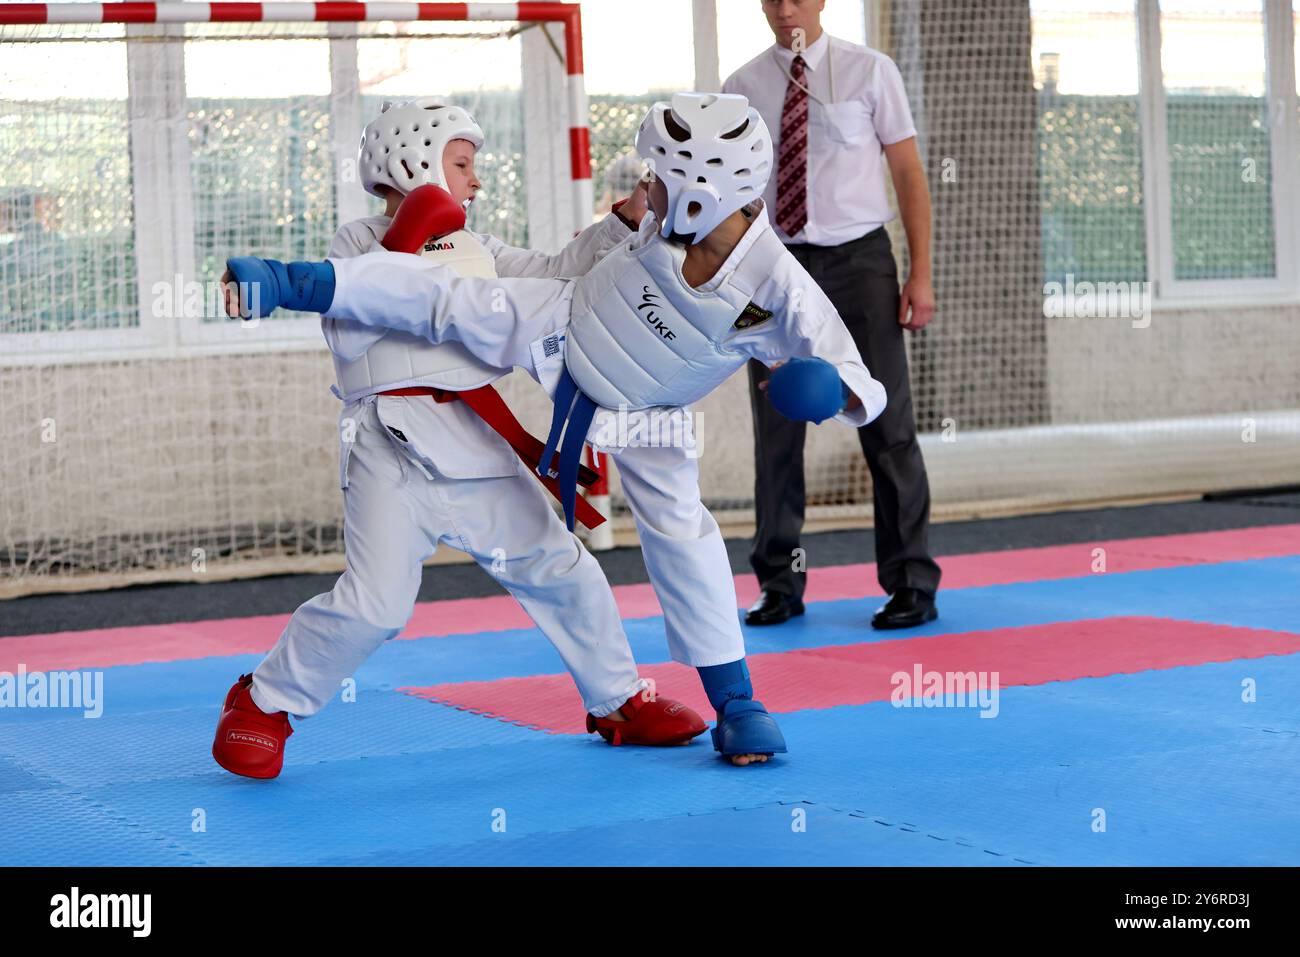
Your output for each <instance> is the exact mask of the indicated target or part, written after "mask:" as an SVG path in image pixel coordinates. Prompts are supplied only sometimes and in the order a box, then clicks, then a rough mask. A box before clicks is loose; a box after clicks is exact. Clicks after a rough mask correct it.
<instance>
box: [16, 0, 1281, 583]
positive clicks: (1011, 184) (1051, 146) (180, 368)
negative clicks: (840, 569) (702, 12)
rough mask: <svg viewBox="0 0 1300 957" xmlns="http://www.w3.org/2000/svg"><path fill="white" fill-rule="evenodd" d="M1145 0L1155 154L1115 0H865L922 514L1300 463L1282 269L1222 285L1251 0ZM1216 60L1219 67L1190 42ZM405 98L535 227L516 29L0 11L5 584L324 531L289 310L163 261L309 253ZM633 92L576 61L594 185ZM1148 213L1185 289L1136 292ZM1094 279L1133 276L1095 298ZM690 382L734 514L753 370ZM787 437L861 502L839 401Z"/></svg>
mask: <svg viewBox="0 0 1300 957" xmlns="http://www.w3.org/2000/svg"><path fill="white" fill-rule="evenodd" d="M733 6H734V7H735V9H734V10H733V9H732V8H733ZM753 7H754V8H756V7H757V5H756V4H755V5H753ZM1162 8H1163V12H1162V14H1161V28H1162V32H1163V34H1164V43H1165V51H1164V60H1163V69H1164V71H1165V87H1166V89H1165V96H1164V109H1165V122H1164V124H1163V125H1164V127H1165V129H1164V133H1165V148H1166V150H1167V156H1168V159H1167V163H1166V164H1164V165H1163V166H1162V168H1164V169H1167V173H1166V174H1165V178H1164V180H1163V182H1161V181H1160V180H1158V179H1157V180H1154V181H1153V180H1152V179H1151V175H1150V173H1151V170H1150V169H1149V168H1148V166H1149V163H1144V152H1143V151H1144V149H1146V148H1148V147H1146V146H1144V142H1145V140H1144V129H1143V123H1144V115H1145V114H1144V112H1143V108H1142V104H1141V102H1140V98H1139V95H1138V90H1139V79H1140V75H1141V63H1140V57H1139V51H1138V43H1137V38H1138V32H1139V31H1138V22H1139V21H1138V14H1137V8H1136V7H1135V5H1133V4H1129V3H1124V2H1122V0H1076V2H1068V0H1059V2H1040V0H1034V2H1032V3H1029V2H1026V0H1020V2H1015V0H989V2H977V0H923V2H922V0H888V2H883V3H881V4H879V5H878V10H877V12H878V14H879V23H880V28H881V30H882V33H881V35H880V38H879V42H878V43H876V44H875V45H878V46H882V47H884V48H885V49H886V50H887V51H888V52H890V53H891V55H892V56H894V58H895V59H896V60H897V61H898V63H899V65H900V68H901V69H902V71H903V76H904V78H905V80H906V82H907V85H908V89H909V95H910V97H911V99H912V101H913V106H914V111H915V114H916V118H917V123H918V129H919V131H920V142H921V146H922V149H923V154H924V157H925V160H926V165H927V170H928V172H929V176H930V183H931V190H932V193H933V196H934V208H935V279H936V287H937V293H938V300H939V315H938V318H937V319H936V321H935V323H934V324H933V326H932V327H931V328H930V329H928V330H926V331H925V332H924V333H921V334H919V335H917V336H915V337H914V338H913V339H912V341H911V356H912V381H913V396H914V405H915V409H916V413H917V417H918V424H919V426H920V429H921V431H922V442H923V446H924V448H925V452H926V458H927V465H928V469H929V474H930V480H931V484H932V488H933V492H934V503H935V513H936V516H938V517H943V516H945V515H958V514H970V513H980V512H990V511H994V510H999V511H1000V510H1017V509H1026V508H1036V507H1043V506H1048V505H1056V504H1077V503H1082V502H1091V501H1103V500H1113V499H1128V498H1137V497H1146V496H1160V495H1170V494H1182V493H1194V492H1199V491H1206V490H1212V489H1224V488H1233V487H1241V486H1256V485H1275V484H1284V483H1288V482H1294V481H1295V480H1296V478H1295V477H1296V476H1297V475H1300V412H1298V411H1297V410H1300V375H1297V366H1298V365H1300V361H1298V357H1300V307H1298V306H1297V305H1296V303H1295V299H1294V287H1291V291H1290V298H1287V295H1283V294H1281V293H1280V292H1279V289H1278V288H1277V287H1267V288H1263V291H1262V292H1261V291H1260V288H1256V287H1250V286H1247V285H1238V286H1234V285H1233V284H1234V283H1236V282H1249V281H1264V282H1265V283H1267V281H1269V280H1274V281H1275V282H1276V283H1281V282H1283V280H1285V278H1286V276H1284V275H1282V273H1283V272H1285V271H1286V270H1284V269H1283V268H1282V266H1284V265H1286V264H1285V263H1282V262H1281V252H1282V251H1284V247H1279V246H1278V244H1277V243H1276V242H1275V241H1274V236H1275V234H1276V233H1277V232H1278V228H1277V224H1275V223H1274V209H1275V208H1276V204H1275V202H1274V199H1273V197H1274V190H1275V189H1276V188H1277V187H1276V185H1275V180H1276V179H1277V177H1278V175H1279V174H1278V173H1277V172H1276V171H1275V166H1276V164H1277V158H1278V145H1279V142H1280V141H1278V140H1277V139H1276V138H1277V137H1278V136H1279V135H1280V134H1278V133H1277V132H1276V131H1277V130H1278V128H1279V124H1278V123H1276V119H1277V117H1276V115H1275V111H1276V110H1277V109H1278V108H1279V107H1277V106H1276V105H1270V101H1269V99H1268V98H1267V97H1266V93H1265V91H1266V89H1267V85H1266V82H1265V80H1266V77H1265V73H1264V70H1265V67H1264V65H1263V63H1264V60H1263V55H1262V51H1263V49H1264V43H1265V29H1266V24H1265V18H1264V16H1263V14H1262V4H1251V3H1248V2H1244V0H1243V2H1239V3H1234V2H1228V0H1225V2H1220V3H1206V2H1190V0H1188V2H1181V0H1180V2H1166V3H1164V4H1162ZM719 10H720V14H719V18H720V19H719V31H720V32H721V33H722V35H723V40H724V42H725V40H726V33H727V22H728V19H727V18H728V17H733V16H740V15H744V16H752V15H757V10H756V9H751V8H750V5H746V4H730V3H726V2H724V3H721V4H720V5H719ZM128 37H129V38H130V39H129V42H128V40H127V38H128ZM1225 45H1226V46H1228V47H1231V50H1232V51H1235V52H1234V53H1233V55H1232V56H1220V57H1217V58H1216V57H1215V53H1216V51H1219V50H1221V49H1222V48H1224V47H1225ZM1252 51H1253V52H1252ZM755 52H757V51H755ZM1256 53H1258V54H1259V55H1258V56H1256V55H1255V54H1256ZM1211 58H1213V59H1216V62H1227V63H1229V64H1230V65H1231V66H1230V68H1229V67H1226V66H1225V67H1224V68H1223V69H1221V70H1218V71H1210V72H1208V73H1207V71H1205V70H1203V69H1199V68H1198V64H1200V63H1203V62H1206V61H1207V60H1208V59H1211ZM1207 76H1208V77H1209V79H1207ZM452 77H454V78H455V79H454V80H452V79H451V78H452ZM429 94H444V95H447V96H449V97H451V98H454V99H455V100H456V101H458V102H462V103H464V104H465V105H467V106H468V107H469V108H470V109H471V110H473V111H474V113H475V115H476V117H477V118H478V119H479V120H480V122H481V123H482V125H483V126H484V127H485V129H487V130H488V131H489V143H488V145H487V146H486V147H485V150H484V151H483V152H482V153H481V154H480V158H479V161H478V164H477V165H478V169H479V171H480V174H481V178H482V179H483V181H484V183H485V186H486V190H485V195H484V200H483V201H481V202H480V203H478V204H476V206H475V212H474V217H475V218H474V220H473V221H472V225H473V226H475V227H476V228H479V229H483V230H486V231H490V232H493V233H495V234H497V235H500V236H501V237H502V238H503V239H506V240H507V241H508V242H512V243H517V244H525V243H526V242H527V240H528V222H527V215H526V204H525V199H526V185H527V184H526V178H525V175H524V116H523V107H522V99H523V97H522V95H521V80H520V38H519V35H518V27H517V25H514V24H495V23H475V24H446V23H424V24H392V23H387V24H339V25H334V26H332V27H327V26H325V25H314V24H224V25H207V24H204V25H198V24H189V25H184V26H181V25H176V26H170V27H154V26H143V25H141V26H132V27H123V26H120V25H118V26H114V25H105V26H77V25H59V26H41V27H33V26H21V27H19V26H9V27H4V28H0V159H3V162H0V409H3V411H4V414H3V417H2V418H0V442H2V443H3V445H2V446H0V448H3V456H2V457H0V596H3V595H6V594H18V593H23V592H27V591H39V590H43V589H50V588H59V587H84V586H85V585H87V584H112V583H123V582H132V581H144V580H149V579H150V578H170V577H178V576H187V575H189V574H190V573H191V570H192V569H193V568H195V567H196V566H197V565H200V564H201V565H202V566H203V567H204V568H205V569H206V570H207V572H208V573H209V574H227V575H229V574H247V573H253V572H255V571H265V570H268V569H272V568H274V569H278V570H291V569H307V568H312V567H317V566H320V567H327V566H331V565H336V564H337V562H338V556H339V554H340V552H341V547H342V542H341V533H340V522H341V503H340V498H339V493H338V489H337V468H336V450H337V441H336V435H335V419H336V413H337V405H336V402H335V400H334V399H333V397H332V396H331V395H330V394H329V392H328V387H329V384H330V382H331V369H330V363H329V361H328V358H327V356H326V354H325V353H324V351H323V348H322V346H321V343H320V340H319V334H318V333H317V332H315V331H314V329H313V328H312V323H311V320H310V319H305V318H299V317H293V316H285V317H282V318H277V319H275V320H272V321H271V322H273V323H280V324H282V325H280V326H278V327H273V328H277V329H283V333H282V334H280V333H277V334H276V335H274V336H267V335H265V334H263V335H261V336H260V337H259V338H258V340H257V341H256V342H253V341H250V340H249V338H248V337H244V338H243V339H241V338H240V336H241V333H240V330H239V329H238V328H237V327H236V326H234V325H232V324H231V323H228V322H226V321H224V320H223V319H221V318H219V317H218V316H217V315H216V314H215V313H214V312H213V311H212V309H211V308H207V307H205V308H201V309H198V310H195V309H191V308H188V306H187V305H186V304H185V303H184V302H181V301H180V300H183V299H185V298H186V297H187V296H191V295H193V296H197V297H198V298H197V300H196V301H197V302H199V304H200V305H201V306H203V305H204V304H203V301H202V294H201V291H200V292H187V290H188V289H189V287H187V286H186V283H195V282H202V281H205V280H209V279H211V278H213V277H214V276H215V274H216V273H217V272H219V265H220V263H221V261H222V260H224V258H225V257H226V256H227V255H229V254H231V253H232V252H238V253H245V254H258V255H264V256H274V257H277V258H282V259H293V258H317V257H319V256H320V255H322V254H323V252H324V249H325V247H326V245H327V244H328V242H329V239H330V237H331V236H332V235H333V233H334V230H335V229H336V228H337V226H338V224H339V222H340V221H341V218H342V219H346V218H351V217H354V216H357V215H364V214H365V213H367V212H370V211H374V209H375V202H376V201H374V200H372V199H370V198H369V197H368V196H366V194H365V193H364V192H362V190H361V189H360V187H359V186H358V185H356V183H355V182H354V181H349V180H348V179H347V176H346V164H344V163H342V161H343V160H345V159H347V160H350V159H351V158H352V156H353V150H354V148H355V143H356V138H357V134H358V133H359V130H360V127H361V125H362V124H364V122H366V120H367V119H368V118H369V117H371V116H372V115H373V114H374V113H375V112H376V111H377V110H378V105H379V102H380V101H381V100H382V99H384V98H393V97H401V96H412V95H429ZM661 95H662V94H640V93H638V94H629V95H614V94H592V95H591V97H590V125H591V134H592V168H593V170H594V171H595V172H594V176H595V193H596V200H597V205H598V208H599V207H600V206H601V203H602V201H603V203H605V204H607V203H608V201H609V198H610V196H609V195H605V193H606V190H605V179H604V174H605V172H606V171H607V170H610V169H611V167H616V165H617V161H618V159H619V157H620V156H622V155H625V154H626V153H627V152H628V151H629V147H630V143H631V139H632V135H633V132H634V130H635V126H636V123H637V122H638V121H639V118H640V116H641V115H642V113H643V112H644V109H645V108H646V106H647V105H648V104H649V102H651V101H652V100H654V99H657V98H660V96H661ZM1290 102H1291V103H1292V107H1293V106H1294V100H1291V101H1290ZM1271 111H1272V112H1271ZM556 122H566V120H565V119H564V118H556ZM1290 122H1292V123H1294V117H1292V118H1290ZM1283 160H1284V166H1285V169H1286V170H1293V169H1294V168H1295V161H1296V157H1294V156H1284V157H1283ZM1246 171H1249V175H1246ZM616 179H617V175H612V176H611V180H616ZM1153 182H1154V183H1155V185H1156V187H1157V188H1158V190H1161V191H1163V192H1157V193H1156V195H1155V197H1152V195H1151V194H1150V190H1151V189H1152V184H1153ZM1294 186H1295V183H1294V181H1292V182H1291V188H1292V189H1294ZM548 188H555V189H559V190H563V191H565V195H568V191H569V189H570V186H569V184H568V182H567V181H560V182H556V183H554V184H548ZM1161 196H1163V197H1164V199H1163V200H1159V197H1161ZM1157 200H1159V201H1161V202H1164V203H1166V204H1167V207H1168V223H1169V227H1168V230H1167V235H1164V236H1157V237H1156V239H1155V240H1153V238H1152V235H1151V232H1150V229H1149V227H1148V224H1147V220H1148V211H1149V208H1150V207H1149V205H1148V204H1150V203H1153V202H1156V201H1157ZM891 231H892V234H893V237H894V240H895V248H896V249H898V250H902V249H903V248H904V247H905V242H904V237H903V234H902V231H901V229H899V228H898V224H895V226H894V227H893V228H892V229H891ZM1153 242H1156V243H1157V247H1158V248H1160V249H1163V250H1165V252H1163V253H1162V255H1165V256H1167V262H1166V263H1165V264H1164V267H1163V268H1166V274H1167V275H1168V276H1170V277H1171V278H1172V279H1174V280H1178V281H1182V282H1183V283H1184V285H1183V286H1181V287H1179V288H1178V289H1177V290H1174V291H1176V292H1177V295H1176V296H1175V295H1167V296H1163V298H1162V299H1158V301H1157V304H1156V305H1155V307H1154V308H1150V309H1148V310H1147V311H1146V312H1145V313H1143V314H1141V315H1135V314H1134V313H1133V311H1132V308H1131V306H1132V303H1131V302H1130V300H1131V299H1132V300H1133V302H1137V303H1139V304H1140V302H1141V296H1142V293H1143V289H1142V287H1141V286H1140V284H1141V283H1142V282H1143V281H1144V280H1145V279H1146V278H1147V277H1148V275H1152V274H1156V275H1158V274H1159V273H1158V271H1153V269H1152V264H1151V263H1149V262H1148V257H1153V256H1154V255H1155V254H1154V253H1153V245H1152V244H1153ZM900 258H905V257H902V256H901V253H900ZM904 268H905V264H904ZM904 274H905V273H904ZM1288 275H1289V273H1288ZM159 283H162V284H163V285H162V286H161V287H160V286H158V284H159ZM1085 283H1112V284H1128V283H1132V284H1135V285H1134V286H1132V287H1128V286H1122V285H1121V286H1115V287H1114V288H1110V289H1099V290H1098V292H1099V293H1100V295H1099V296H1098V297H1096V298H1094V299H1093V300H1092V302H1091V305H1089V300H1088V299H1087V296H1086V295H1085V293H1086V291H1087V287H1086V286H1083V285H1081V284H1085ZM1197 283H1200V285H1197ZM1052 284H1059V285H1060V287H1061V289H1062V290H1063V293H1062V296H1057V294H1056V292H1055V288H1056V287H1055V286H1053V285H1052ZM1070 289H1073V290H1074V292H1075V296H1074V297H1073V298H1071V297H1070V296H1068V295H1066V294H1065V292H1068V290H1070ZM1283 292H1285V290H1283ZM1129 294H1132V296H1130V295H1129ZM1057 307H1060V308H1062V309H1064V310H1065V311H1066V312H1067V315H1063V316H1059V317H1058V316H1055V315H1047V314H1045V313H1050V312H1052V310H1053V309H1057ZM1089 308H1091V309H1092V312H1093V313H1099V314H1095V315H1094V314H1088V310H1089ZM1137 308H1140V305H1139V306H1138V307H1137ZM1069 310H1074V312H1075V313H1076V315H1075V316H1074V317H1070V316H1069V314H1068V312H1069ZM1126 310H1128V311H1126ZM177 312H180V313H184V315H180V316H177V315H175V313H177ZM264 332H265V330H264ZM521 380H522V377H521V376H520V375H519V374H516V375H514V376H512V377H511V378H510V379H509V380H507V384H506V386H505V389H504V392H505V394H506V396H507V399H508V400H509V401H510V402H511V404H512V406H514V407H516V408H517V410H518V411H519V413H520V417H521V419H523V420H524V422H525V424H526V425H528V426H530V427H531V428H532V429H533V430H534V431H535V432H538V431H540V430H542V429H543V428H544V425H545V423H546V422H547V421H548V419H549V409H548V408H547V404H546V402H545V400H544V398H543V397H542V396H541V395H540V393H539V392H538V390H537V389H536V387H535V386H534V385H533V384H532V383H531V382H529V381H526V380H522V381H521ZM697 411H698V414H699V421H700V425H701V433H702V435H701V438H702V442H703V449H704V455H703V457H702V458H701V470H702V481H703V487H704V493H705V498H706V500H707V501H708V502H709V503H710V505H711V506H713V507H714V508H715V510H716V511H717V512H718V513H719V516H720V518H722V519H723V520H726V519H728V518H739V519H744V518H745V517H746V515H747V514H748V508H749V505H750V501H751V499H752V495H753V484H752V474H753V472H752V461H751V459H752V454H753V453H752V442H751V439H750V435H749V428H750V427H749V407H748V397H747V394H746V384H745V382H744V377H743V375H740V376H737V377H735V378H733V379H732V380H731V381H730V382H728V383H727V384H726V386H724V388H723V389H721V390H720V391H719V392H718V393H716V394H715V395H713V396H711V397H709V398H708V399H707V400H705V401H704V402H703V403H701V405H700V406H699V408H698V410H697ZM806 461H807V472H808V492H809V504H810V508H809V515H810V517H812V518H829V519H834V520H836V521H843V522H859V521H863V520H865V519H869V517H870V514H871V504H870V482H869V478H868V475H867V470H866V465H865V463H864V462H863V460H862V456H861V452H860V451H859V449H858V445H857V442H856V437H855V436H854V435H853V434H852V433H851V432H849V431H848V430H844V429H843V428H841V427H838V426H834V425H826V426H822V427H819V428H815V429H812V430H810V436H809V445H808V450H807V456H806ZM615 506H616V508H617V507H618V506H619V501H618V498H617V489H616V496H615ZM617 524H621V525H624V526H626V525H627V522H626V519H625V518H624V517H622V516H620V517H619V518H618V519H617Z"/></svg>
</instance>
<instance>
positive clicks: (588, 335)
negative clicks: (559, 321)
mask: <svg viewBox="0 0 1300 957" xmlns="http://www.w3.org/2000/svg"><path fill="white" fill-rule="evenodd" d="M751 228H758V229H760V230H761V232H760V233H759V235H758V237H757V239H756V240H755V241H754V244H753V245H752V246H751V247H750V249H749V251H748V252H747V253H746V254H745V256H744V257H743V258H742V259H741V261H740V264H739V265H738V266H737V267H736V269H735V270H733V272H732V274H731V275H730V276H729V277H728V278H727V280H726V281H725V282H724V283H723V284H722V285H721V286H719V287H718V288H717V289H716V290H714V291H713V292H700V291H699V290H696V289H692V288H691V287H690V286H689V285H687V283H686V280H685V279H684V278H683V276H682V264H683V263H684V262H685V259H686V251H685V249H684V248H682V247H680V246H678V245H676V244H674V243H670V242H668V241H666V240H664V239H662V238H660V237H658V236H656V237H655V238H654V239H652V240H651V241H649V242H648V243H646V244H645V245H642V246H639V247H637V246H636V245H635V243H632V244H624V245H622V246H620V247H619V248H618V249H616V250H614V251H613V252H611V253H610V254H609V255H608V256H606V257H605V258H604V259H602V260H601V261H600V262H599V263H598V264H597V265H596V268H595V269H593V270H592V271H591V272H590V273H588V274H587V275H586V276H583V277H582V278H581V279H579V280H578V282H577V283H576V285H575V288H574V292H573V306H572V313H571V315H572V318H571V320H570V323H569V326H568V329H567V330H566V336H567V342H566V346H565V366H566V367H567V369H568V370H569V374H570V375H571V376H573V380H574V382H575V383H576V384H577V386H578V388H579V389H581V390H582V391H583V392H584V393H586V394H587V395H588V396H590V397H591V398H592V400H594V401H595V403H596V404H597V405H600V406H604V407H605V408H607V409H617V408H619V407H620V406H626V407H627V408H629V409H645V408H650V407H652V406H679V405H689V404H691V403H692V402H696V401H698V400H699V399H702V398H703V397H704V396H706V395H708V394H709V393H710V392H712V391H713V390H714V389H716V388H717V387H718V386H719V385H721V384H722V383H723V382H724V381H726V379H727V378H728V377H729V376H730V375H731V374H732V373H733V372H735V371H736V370H737V369H738V368H740V366H742V365H743V364H744V363H745V358H746V357H745V356H744V355H742V354H741V353H739V352H735V351H732V350H730V349H728V348H727V347H726V345H725V344H724V340H725V339H726V338H727V336H728V335H729V334H730V333H731V332H732V331H733V330H735V329H740V328H744V327H745V326H744V321H745V319H744V318H742V317H745V314H746V308H745V307H746V306H748V305H749V303H750V300H751V298H752V296H753V294H754V290H755V289H757V288H758V287H759V285H761V284H762V283H763V282H764V281H765V280H767V279H768V278H770V277H771V275H772V272H773V270H774V269H775V267H776V264H777V262H778V260H779V259H780V257H781V256H782V255H784V253H785V247H784V246H783V245H782V244H781V241H780V240H779V239H777V238H776V234H775V233H774V232H773V231H772V228H771V227H770V226H769V225H767V224H766V223H762V224H756V225H755V226H751ZM759 321H761V316H760V318H759ZM738 323H740V324H738Z"/></svg>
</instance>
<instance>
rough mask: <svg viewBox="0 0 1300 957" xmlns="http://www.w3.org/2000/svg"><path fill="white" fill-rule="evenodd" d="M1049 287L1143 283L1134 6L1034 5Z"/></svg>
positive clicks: (1114, 1) (1048, 1) (1117, 1)
mask: <svg viewBox="0 0 1300 957" xmlns="http://www.w3.org/2000/svg"><path fill="white" fill-rule="evenodd" d="M1031 10H1032V13H1033V30H1034V36H1033V45H1032V51H1033V53H1032V55H1033V66H1034V80H1035V86H1036V87H1037V89H1038V135H1039V182H1040V190H1041V197H1042V216H1043V263H1044V272H1045V274H1046V275H1045V279H1046V280H1047V281H1051V282H1061V283H1064V282H1066V280H1067V277H1069V276H1073V277H1074V279H1075V280H1076V281H1084V280H1087V281H1091V282H1096V281H1103V280H1107V281H1119V280H1128V281H1140V280H1144V279H1146V273H1147V266H1146V225H1145V220H1144V218H1143V211H1142V155H1141V141H1140V138H1139V133H1140V130H1139V125H1138V52H1137V20H1136V16H1135V13H1134V5H1133V3H1132V2H1131V0H1092V2H1088V0H1034V2H1033V4H1032V6H1031Z"/></svg>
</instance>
